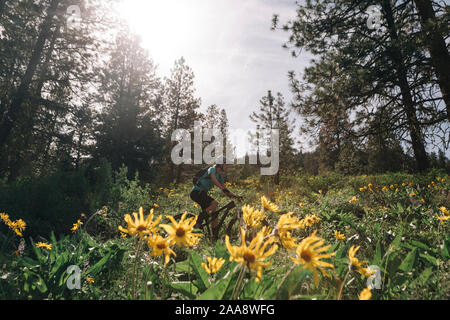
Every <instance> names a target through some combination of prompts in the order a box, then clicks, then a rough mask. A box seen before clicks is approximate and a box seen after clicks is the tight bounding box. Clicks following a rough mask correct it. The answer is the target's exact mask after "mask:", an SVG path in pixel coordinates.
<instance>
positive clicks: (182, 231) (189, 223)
mask: <svg viewBox="0 0 450 320" xmlns="http://www.w3.org/2000/svg"><path fill="white" fill-rule="evenodd" d="M186 215H187V212H185V213H183V215H182V216H181V220H180V222H176V221H175V219H174V218H173V217H171V216H168V218H169V220H170V221H171V222H172V225H168V224H162V225H161V227H162V228H163V229H164V230H166V232H167V233H168V234H169V238H170V239H171V240H172V241H174V242H175V243H176V244H177V245H178V246H180V245H182V244H184V245H185V246H188V247H192V246H195V245H196V244H197V243H198V242H199V241H200V237H202V236H203V235H202V234H199V233H192V231H193V230H194V226H195V224H196V223H197V219H198V216H195V217H191V218H188V219H186V220H185V218H186Z"/></svg>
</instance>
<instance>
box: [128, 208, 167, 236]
mask: <svg viewBox="0 0 450 320" xmlns="http://www.w3.org/2000/svg"><path fill="white" fill-rule="evenodd" d="M133 217H134V221H133V219H132V218H131V216H130V215H129V214H126V215H125V222H126V223H127V224H128V226H127V229H125V228H123V227H122V226H119V230H120V231H122V232H123V233H127V234H129V235H130V236H134V235H136V234H137V235H139V237H140V238H141V239H143V238H144V237H146V236H148V235H150V233H155V232H156V231H157V230H158V227H157V225H158V223H159V222H160V221H161V216H159V217H158V218H157V219H156V220H155V221H153V209H151V210H150V214H149V215H148V216H147V218H145V219H144V212H143V208H142V207H140V208H139V216H138V214H137V213H136V212H133Z"/></svg>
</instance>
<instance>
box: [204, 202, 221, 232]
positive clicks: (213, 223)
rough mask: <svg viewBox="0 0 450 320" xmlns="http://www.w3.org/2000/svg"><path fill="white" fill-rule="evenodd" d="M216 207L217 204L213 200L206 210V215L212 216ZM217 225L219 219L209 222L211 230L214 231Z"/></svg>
mask: <svg viewBox="0 0 450 320" xmlns="http://www.w3.org/2000/svg"><path fill="white" fill-rule="evenodd" d="M218 205H219V203H218V202H217V201H216V200H213V201H212V202H211V204H210V205H209V206H208V208H206V213H208V214H209V215H211V214H213V213H214V212H216V209H217V206H218ZM218 224H219V219H218V218H216V219H214V220H213V221H211V228H212V229H213V230H214V229H216V228H217V225H218Z"/></svg>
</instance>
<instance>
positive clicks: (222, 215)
mask: <svg viewBox="0 0 450 320" xmlns="http://www.w3.org/2000/svg"><path fill="white" fill-rule="evenodd" d="M236 207H237V206H236V204H235V203H234V201H231V202H229V203H228V204H226V205H225V206H223V207H221V208H220V209H218V210H216V211H215V212H214V213H212V214H210V215H208V214H207V213H206V212H205V211H202V212H201V213H200V215H199V216H198V220H197V225H196V226H197V227H199V228H202V229H205V228H206V231H207V233H208V234H209V236H210V238H211V239H212V240H217V239H218V236H219V231H220V229H221V228H220V227H221V226H222V225H223V224H224V222H225V219H226V217H227V216H228V213H229V212H230V211H231V210H232V209H234V208H236ZM180 217H181V214H179V215H176V216H175V217H174V218H175V219H176V220H178V219H180ZM241 217H242V213H241V212H240V210H239V211H238V212H237V213H235V214H234V216H233V217H232V219H231V221H230V222H229V223H228V226H227V228H226V231H225V234H226V235H228V236H229V237H231V236H232V235H231V231H232V229H233V226H234V224H235V223H236V222H237V221H238V220H239V221H240V220H241ZM217 218H219V219H220V220H219V224H218V227H217V228H216V229H215V230H212V228H210V223H211V222H212V221H213V220H215V219H217Z"/></svg>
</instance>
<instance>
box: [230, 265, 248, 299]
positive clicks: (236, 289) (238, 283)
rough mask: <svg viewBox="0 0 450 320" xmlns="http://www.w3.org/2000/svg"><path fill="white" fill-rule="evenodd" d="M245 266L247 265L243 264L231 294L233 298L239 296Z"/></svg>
mask: <svg viewBox="0 0 450 320" xmlns="http://www.w3.org/2000/svg"><path fill="white" fill-rule="evenodd" d="M245 268H246V266H245V265H242V266H241V271H240V272H239V276H238V279H237V281H236V285H235V286H234V289H233V293H232V294H231V300H235V299H236V298H237V294H238V291H239V287H240V286H241V282H242V280H243V279H244V274H245Z"/></svg>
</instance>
